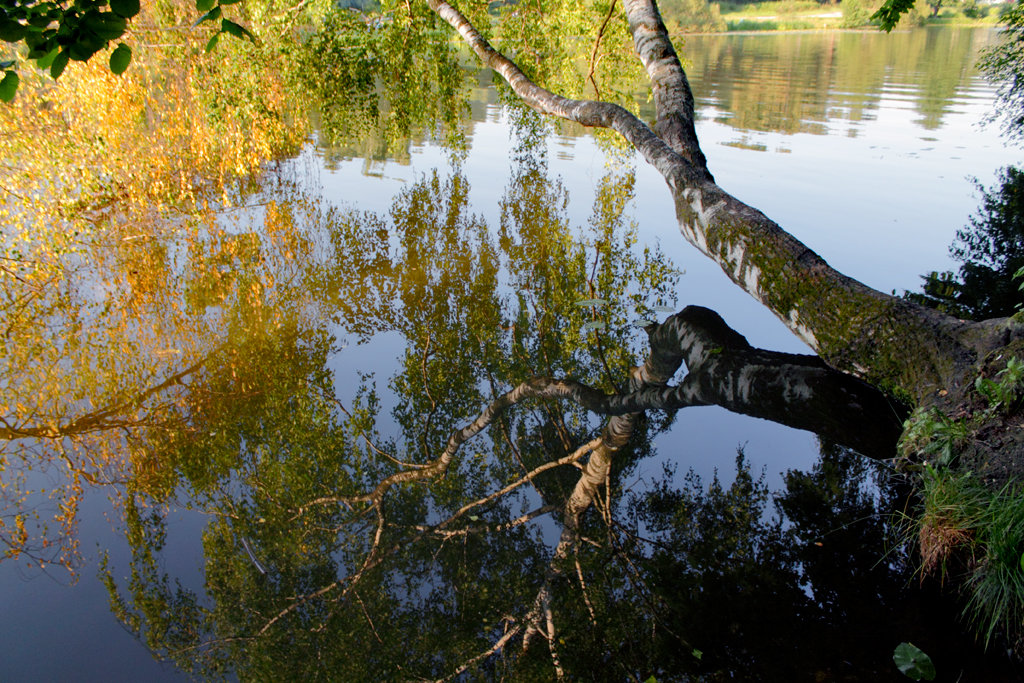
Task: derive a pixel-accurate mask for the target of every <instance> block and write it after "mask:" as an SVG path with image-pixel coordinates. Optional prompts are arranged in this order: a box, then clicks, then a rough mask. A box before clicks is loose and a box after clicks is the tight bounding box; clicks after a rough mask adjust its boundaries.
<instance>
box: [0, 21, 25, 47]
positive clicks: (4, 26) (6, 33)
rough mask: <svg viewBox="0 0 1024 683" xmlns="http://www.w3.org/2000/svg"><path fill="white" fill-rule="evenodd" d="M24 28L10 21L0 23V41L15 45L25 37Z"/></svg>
mask: <svg viewBox="0 0 1024 683" xmlns="http://www.w3.org/2000/svg"><path fill="white" fill-rule="evenodd" d="M26 30H27V29H26V27H25V26H24V25H23V24H19V23H18V22H16V21H11V20H10V19H7V20H4V21H0V40H5V41H7V42H8V43H16V42H18V41H19V40H21V39H22V38H24V37H25V31H26Z"/></svg>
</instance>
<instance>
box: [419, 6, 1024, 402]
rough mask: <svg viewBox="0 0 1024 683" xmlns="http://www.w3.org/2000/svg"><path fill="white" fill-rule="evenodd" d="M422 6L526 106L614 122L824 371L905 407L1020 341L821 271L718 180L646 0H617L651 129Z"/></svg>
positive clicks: (696, 238)
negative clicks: (545, 81)
mask: <svg viewBox="0 0 1024 683" xmlns="http://www.w3.org/2000/svg"><path fill="white" fill-rule="evenodd" d="M427 2H428V5H429V6H430V7H431V9H433V10H434V11H435V12H437V13H438V14H439V15H440V16H441V17H442V18H444V19H445V20H446V21H448V23H449V24H451V25H452V26H453V27H454V28H455V29H456V30H457V31H458V32H459V34H460V35H461V36H462V38H463V39H464V40H465V41H466V42H467V43H468V44H469V45H470V47H471V48H472V49H473V50H474V51H475V52H476V54H477V56H478V57H479V58H480V59H481V60H482V61H483V62H484V64H486V65H487V66H489V67H490V68H492V69H493V70H494V71H496V72H497V73H498V74H500V75H501V76H502V77H503V78H504V79H505V80H506V81H507V82H508V83H509V85H510V86H511V87H512V89H513V91H514V92H515V93H516V94H517V95H518V96H519V97H520V98H521V99H522V100H523V101H524V102H525V103H526V104H528V105H529V106H531V107H533V108H534V109H535V110H537V111H539V112H542V113H545V114H551V115H554V116H558V117H561V118H564V119H567V120H570V121H575V122H577V123H580V124H582V125H584V126H599V127H604V128H612V129H614V130H616V131H617V132H619V133H620V134H621V135H622V136H623V137H625V138H626V139H627V140H628V141H629V142H630V143H631V144H632V145H633V146H634V147H635V148H636V149H637V151H639V152H640V153H641V154H642V155H643V156H644V158H645V159H646V160H647V161H648V162H649V163H650V164H651V165H653V166H654V167H655V168H656V169H658V171H659V172H660V173H661V174H662V176H663V177H664V178H665V180H666V182H667V183H668V186H669V189H670V191H671V193H672V196H673V198H674V200H675V206H676V216H677V218H678V221H679V229H680V231H681V233H682V235H683V237H685V238H686V240H687V241H688V242H690V243H691V244H693V245H694V246H695V247H697V248H698V249H699V250H700V251H701V252H703V253H704V254H705V255H707V256H708V257H709V258H711V259H712V260H714V261H715V262H716V263H718V264H719V266H721V268H722V270H723V271H725V273H726V275H728V276H729V278H730V279H731V280H732V281H733V282H735V283H736V284H737V285H739V286H740V287H742V288H743V289H744V290H745V291H746V292H748V293H749V294H750V295H751V296H753V297H754V298H756V299H757V300H758V301H760V302H761V303H762V304H764V305H765V306H767V307H768V308H769V309H770V310H771V311H772V312H773V313H775V315H776V316H778V317H779V319H780V320H782V322H783V323H785V324H786V326H787V327H789V329H790V330H792V331H793V332H794V333H795V334H796V335H797V336H798V337H799V338H800V339H802V340H803V341H804V342H806V343H807V345H808V346H810V347H811V349H813V350H814V351H815V353H817V354H818V355H819V356H820V357H821V358H822V359H823V360H824V361H825V362H826V363H828V364H829V365H830V366H831V367H833V368H836V369H839V370H842V371H845V372H850V373H852V374H854V375H857V376H858V377H861V378H863V379H865V380H867V381H869V382H871V383H873V384H875V385H877V386H879V387H881V388H883V389H884V390H886V391H889V392H891V393H894V394H897V395H899V396H901V397H903V398H905V399H907V400H909V401H911V402H912V403H914V404H915V405H930V404H932V403H934V402H936V401H937V400H938V399H939V397H943V396H948V395H950V394H953V395H959V392H958V391H957V388H958V387H964V386H966V385H967V384H969V382H966V381H965V379H967V378H968V376H969V375H970V374H971V373H974V372H976V369H975V368H976V366H977V363H978V362H979V361H980V360H981V358H982V357H983V356H984V355H985V354H986V353H988V352H990V351H991V350H993V349H995V348H998V347H1000V346H1005V345H1006V344H1008V343H1009V342H1010V341H1011V340H1012V339H1015V338H1018V337H1020V336H1021V327H1020V326H1019V325H1016V324H1014V323H1011V322H1010V321H1009V320H1005V319H1004V320H995V321H987V322H984V323H968V322H965V321H962V320H958V319H956V318H952V317H950V316H947V315H944V314H942V313H940V312H938V311H935V310H932V309H927V308H924V307H922V306H919V305H917V304H914V303H912V302H909V301H906V300H904V299H901V298H899V297H894V296H890V295H888V294H884V293H882V292H879V291H876V290H874V289H871V288H870V287H868V286H866V285H864V284H862V283H860V282H858V281H856V280H854V279H852V278H849V277H847V276H845V275H843V274H842V273H840V272H838V271H836V270H834V269H833V268H831V267H830V266H829V265H828V264H827V263H826V262H825V260H824V259H822V258H821V257H820V256H819V255H818V254H816V253H815V252H813V251H812V250H811V249H809V248H808V247H807V246H806V245H804V244H803V243H802V242H800V241H799V240H798V239H796V238H795V237H793V236H792V235H790V234H789V233H787V232H786V231H785V230H783V229H782V228H780V227H779V226H778V225H777V224H776V223H775V222H774V221H772V220H771V219H769V218H768V217H767V216H765V215H764V214H763V213H761V212H760V211H758V210H757V209H755V208H753V207H751V206H748V205H747V204H744V203H743V202H741V201H740V200H738V199H736V198H735V197H733V196H731V195H730V194H728V193H727V192H725V190H723V189H722V188H721V187H719V186H718V185H717V184H716V183H715V181H714V178H713V177H712V176H711V173H710V172H709V171H708V169H707V163H706V160H705V157H704V154H703V152H702V151H701V149H700V145H699V143H698V140H697V135H696V132H695V129H694V109H693V96H692V94H691V91H690V87H689V84H688V82H687V79H686V74H685V72H684V70H683V68H682V66H681V64H680V62H679V59H678V57H677V55H676V52H675V49H674V47H673V45H672V42H671V41H670V39H669V37H668V33H667V31H666V29H665V25H664V23H663V22H662V20H661V17H660V15H659V13H658V9H657V6H656V5H655V3H654V1H653V0H624V5H625V10H626V16H627V18H628V21H629V29H630V32H631V34H632V35H633V39H634V45H635V49H636V53H637V55H638V57H639V58H640V60H641V61H642V63H643V64H644V67H645V69H646V70H647V73H648V76H649V78H650V81H651V84H652V89H653V94H654V103H655V111H656V122H655V124H654V129H653V130H652V129H651V128H650V127H648V126H647V125H646V124H645V123H643V122H642V121H641V120H640V119H638V118H637V117H636V116H634V115H633V114H631V113H629V112H628V111H626V110H625V109H623V108H622V107H620V106H618V105H615V104H610V103H607V102H596V101H589V100H572V99H568V98H565V97H561V96H559V95H556V94H554V93H551V92H549V91H547V90H545V89H544V88H541V87H540V86H538V85H537V84H535V83H533V82H532V81H531V80H530V79H529V78H528V77H527V76H526V75H525V74H524V73H523V72H522V71H521V70H520V69H519V68H518V67H517V66H516V65H515V64H514V63H513V62H512V61H511V60H509V59H508V58H506V57H505V56H504V55H502V54H501V53H499V52H498V51H496V50H495V49H494V48H492V47H491V45H490V44H489V43H488V42H487V41H486V40H485V39H484V38H483V37H482V36H481V35H480V34H479V33H478V32H477V30H476V29H475V28H474V27H473V26H472V25H471V24H470V23H469V21H468V20H467V19H466V18H465V17H464V16H463V15H462V14H461V13H459V12H458V10H456V9H455V8H453V7H452V6H451V5H449V4H447V3H446V2H444V1H443V0H427Z"/></svg>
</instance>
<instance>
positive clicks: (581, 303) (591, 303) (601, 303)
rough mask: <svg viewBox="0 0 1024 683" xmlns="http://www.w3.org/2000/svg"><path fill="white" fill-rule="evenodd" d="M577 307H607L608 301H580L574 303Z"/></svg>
mask: <svg viewBox="0 0 1024 683" xmlns="http://www.w3.org/2000/svg"><path fill="white" fill-rule="evenodd" d="M576 305H577V306H607V305H608V299H581V300H579V301H577V302H576Z"/></svg>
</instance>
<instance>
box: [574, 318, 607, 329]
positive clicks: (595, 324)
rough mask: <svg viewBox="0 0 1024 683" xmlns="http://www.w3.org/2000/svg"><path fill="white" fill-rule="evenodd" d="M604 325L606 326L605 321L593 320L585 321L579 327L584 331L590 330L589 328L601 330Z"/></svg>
mask: <svg viewBox="0 0 1024 683" xmlns="http://www.w3.org/2000/svg"><path fill="white" fill-rule="evenodd" d="M606 327H608V325H607V324H606V323H604V322H602V321H600V320H594V321H593V322H589V323H587V324H586V325H584V326H583V327H582V328H580V329H582V330H583V331H584V332H590V331H591V330H603V329H604V328H606Z"/></svg>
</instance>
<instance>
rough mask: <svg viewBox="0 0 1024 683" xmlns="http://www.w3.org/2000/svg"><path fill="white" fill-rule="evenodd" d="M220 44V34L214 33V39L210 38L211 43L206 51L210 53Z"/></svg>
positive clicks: (207, 45)
mask: <svg viewBox="0 0 1024 683" xmlns="http://www.w3.org/2000/svg"><path fill="white" fill-rule="evenodd" d="M218 42H220V33H214V34H213V38H210V42H208V43H207V44H206V51H207V52H209V51H210V50H212V49H213V48H215V47H217V43H218Z"/></svg>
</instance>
